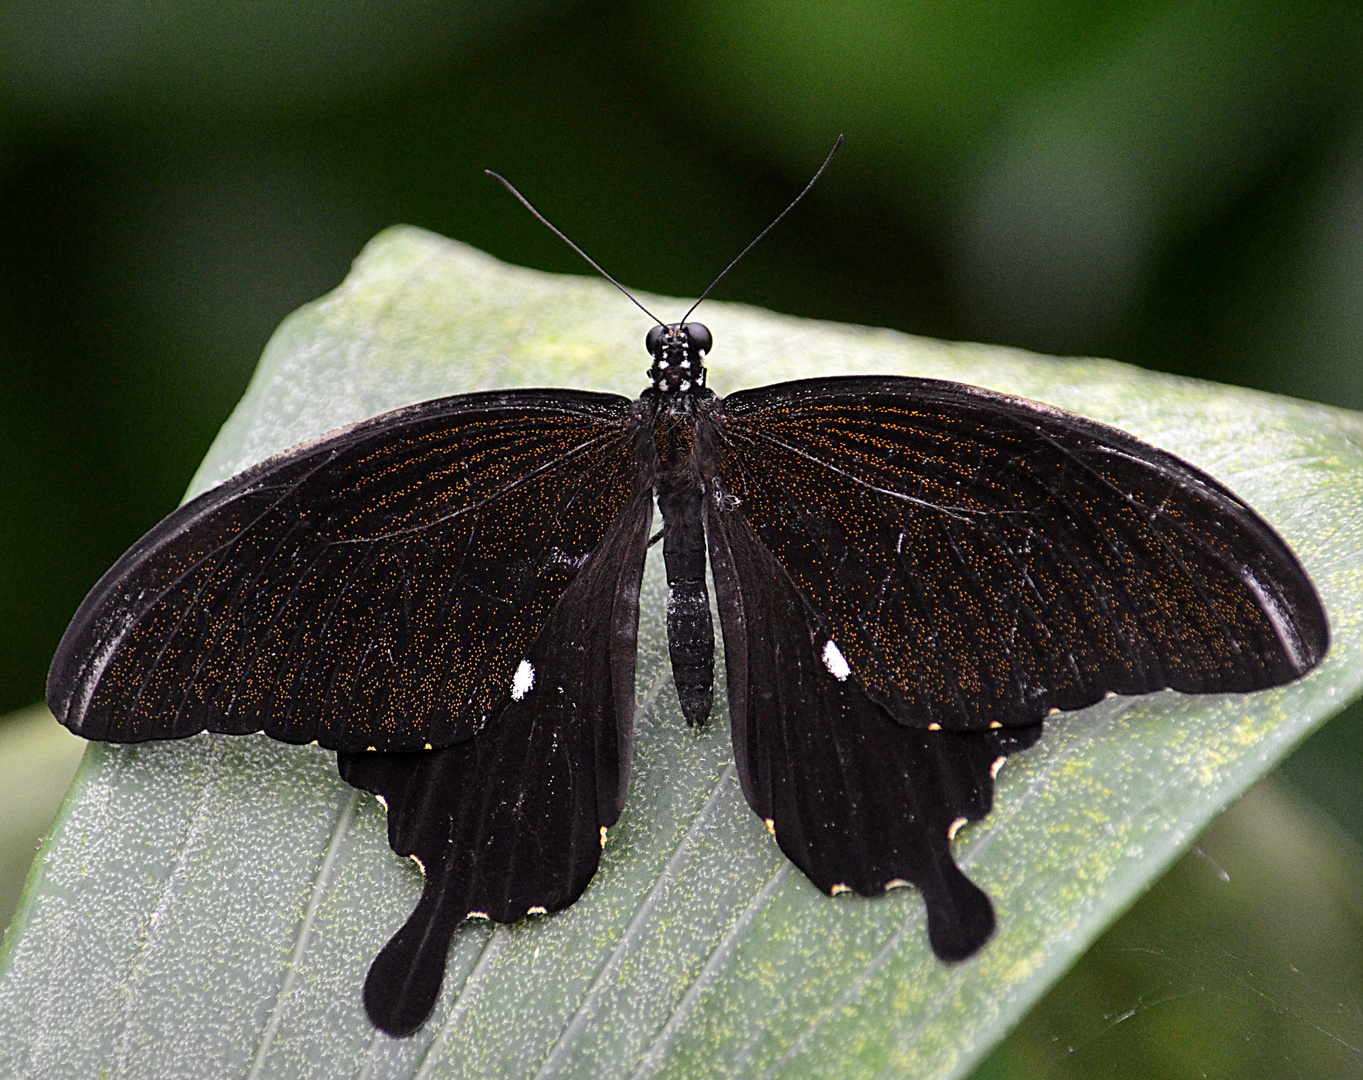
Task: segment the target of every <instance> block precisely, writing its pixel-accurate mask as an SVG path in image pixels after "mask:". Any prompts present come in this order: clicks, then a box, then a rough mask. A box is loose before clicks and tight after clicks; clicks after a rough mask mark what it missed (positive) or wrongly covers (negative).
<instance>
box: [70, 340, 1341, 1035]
mask: <svg viewBox="0 0 1363 1080" xmlns="http://www.w3.org/2000/svg"><path fill="white" fill-rule="evenodd" d="M646 345H647V347H648V349H649V352H650V355H651V357H652V360H653V364H652V366H651V368H650V369H649V385H648V387H647V388H646V389H645V391H644V392H643V394H642V395H641V396H640V397H639V398H638V399H636V400H634V401H631V400H629V399H627V398H624V397H620V396H616V395H611V394H595V393H586V392H581V391H571V390H511V391H497V392H490V393H480V394H469V395H461V396H458V397H453V398H445V399H439V400H436V401H430V402H424V403H421V404H419V405H415V406H411V407H410V408H407V409H401V410H398V411H396V412H393V413H388V414H385V415H384V416H381V417H377V418H375V419H373V420H370V421H366V422H364V423H361V424H357V425H355V426H353V427H351V428H347V429H345V430H343V431H340V432H337V433H334V434H332V435H330V436H326V437H324V438H322V439H320V440H316V441H314V442H312V443H308V444H305V445H303V446H301V447H298V448H296V449H294V450H292V451H289V452H286V453H285V454H282V455H280V456H278V457H276V458H272V459H270V460H269V461H266V462H263V463H261V464H260V465H257V466H255V467H253V468H251V469H248V470H246V471H245V472H243V473H242V474H240V475H239V476H237V477H234V478H233V479H232V480H229V481H228V482H227V483H225V484H224V485H222V486H221V487H219V488H217V489H215V490H214V491H211V492H208V493H206V494H205V495H203V496H200V497H199V498H198V499H195V500H193V501H191V502H190V503H187V504H186V505H185V506H182V507H181V508H179V509H178V510H176V511H175V512H173V513H172V514H171V515H170V516H169V517H167V518H166V519H165V520H164V521H163V522H161V523H160V524H159V525H158V526H156V527H155V528H154V529H153V530H152V531H151V532H150V533H148V534H147V536H146V537H144V538H143V539H142V540H141V541H139V542H138V544H136V545H134V547H133V548H132V549H131V550H130V551H129V552H128V553H127V554H126V555H125V556H124V557H123V558H122V559H120V560H119V562H118V563H117V564H115V566H114V567H113V568H112V569H111V570H110V571H109V572H108V573H107V574H106V575H105V577H104V578H103V579H101V581H100V582H99V583H98V584H97V585H96V586H95V588H94V589H93V590H92V591H91V593H90V595H89V597H87V599H86V601H85V603H84V604H83V605H82V606H81V609H80V610H79V611H78V612H77V614H76V616H75V618H74V619H73V621H72V624H71V626H70V627H69V629H68V630H67V633H66V635H65V636H64V638H63V640H62V643H61V646H60V647H59V649H58V652H57V655H56V657H55V658H54V660H53V664H52V669H51V672H50V674H49V681H48V700H49V703H50V705H51V707H52V709H53V712H54V713H55V714H56V715H57V717H58V718H59V719H60V720H62V721H63V722H64V723H65V724H66V725H67V726H68V727H70V728H71V729H72V730H73V731H76V732H77V733H78V734H82V735H85V736H86V737H89V738H101V739H108V740H111V741H115V742H137V741H142V740H145V739H159V738H176V737H181V736H185V735H193V734H197V733H199V732H201V731H218V732H227V733H234V734H241V733H248V732H256V731H264V732H266V733H267V734H269V735H271V736H273V737H275V738H280V739H284V740H286V741H290V742H296V743H302V742H310V741H313V740H316V741H317V742H319V743H321V745H323V746H326V747H329V748H331V749H334V750H336V751H337V752H338V768H339V770H340V772H341V775H342V776H343V777H344V778H345V779H346V780H347V781H348V782H349V783H351V784H353V785H355V786H356V787H359V788H362V789H364V790H367V791H371V792H374V793H375V794H378V795H381V796H383V798H384V799H385V800H386V803H387V806H388V813H389V816H388V831H389V840H390V843H391V845H392V847H393V849H394V850H395V851H396V852H398V853H399V854H401V855H412V856H415V857H416V858H418V859H419V860H420V862H421V864H422V865H423V867H424V872H425V888H424V891H423V894H422V898H421V901H420V903H419V904H418V905H417V907H416V909H415V911H414V912H413V913H412V915H411V917H410V918H409V919H408V920H407V922H406V924H405V925H404V926H403V927H402V928H400V929H399V930H398V931H397V933H396V934H395V935H394V937H393V938H392V940H390V942H389V943H388V944H387V945H386V946H385V947H384V949H383V950H382V951H381V952H380V954H379V956H378V958H377V959H376V960H375V962H374V965H373V966H372V967H371V969H370V974H369V977H368V979H367V980H366V984H365V991H364V996H365V1004H366V1007H367V1009H368V1012H369V1015H370V1016H371V1018H372V1019H373V1020H374V1022H375V1023H376V1024H377V1025H378V1026H380V1027H381V1028H383V1029H384V1030H385V1031H387V1032H389V1033H391V1034H396V1035H402V1034H407V1033H410V1032H411V1031H414V1030H415V1029H416V1028H417V1027H419V1026H420V1025H421V1024H422V1023H423V1022H424V1020H425V1018H426V1017H427V1016H428V1015H429V1013H430V1011H431V1009H432V1007H433V1006H434V1003H435V1001H436V999H437V996H438V992H439V989H440V985H441V980H442V977H443V972H444V966H445V957H446V952H447V950H448V946H449V942H450V939H451V935H452V934H453V933H454V931H455V928H456V927H457V926H458V925H459V923H461V922H462V921H463V920H464V919H465V918H466V917H468V916H470V915H473V914H481V915H485V916H486V917H488V918H492V919H495V920H497V921H501V922H510V921H514V920H516V919H519V918H523V917H524V916H526V915H527V914H530V913H536V912H553V911H557V910H560V909H562V908H564V907H566V906H568V905H569V904H571V903H573V902H574V901H575V900H576V899H577V897H578V896H579V895H580V894H581V893H582V891H583V890H584V889H585V888H586V887H587V884H588V883H589V882H590V880H591V878H592V876H593V874H594V873H595V871H596V868H597V864H598V861H599V858H600V852H601V848H602V845H603V844H604V843H605V838H606V830H607V829H609V827H610V826H612V825H613V824H614V823H615V822H616V821H617V820H618V818H619V816H620V813H621V810H622V808H623V806H624V803H625V795H626V791H627V789H628V784H629V770H630V760H631V756H632V749H633V727H634V708H635V697H634V689H635V687H634V684H635V663H636V651H637V628H638V616H639V593H640V582H641V578H642V573H643V566H644V560H645V555H646V552H647V548H648V546H649V543H650V540H649V533H650V527H651V524H652V512H653V506H654V502H655V500H656V503H657V505H658V508H659V511H660V513H661V517H662V526H663V527H662V548H663V550H662V554H663V559H664V563H665V567H666V574H667V581H668V603H667V636H668V649H669V656H670V660H671V667H672V674H673V680H674V682H675V685H676V690H677V696H678V700H679V702H680V705H681V709H682V713H683V715H684V717H685V718H686V720H687V721H688V722H689V723H690V724H692V725H694V726H698V725H701V724H704V723H705V722H706V719H707V717H708V716H709V714H710V711H711V706H712V698H713V683H714V659H715V650H714V645H715V640H714V628H713V623H712V615H711V604H710V597H709V593H708V589H707V577H706V571H707V566H708V568H709V571H710V573H711V574H712V576H713V581H714V585H715V593H716V595H715V600H716V607H717V610H718V614H719V621H720V626H721V629H722V633H723V639H724V663H725V669H726V680H725V683H726V689H727V695H728V704H729V710H728V713H729V721H730V728H731V736H732V739H733V747H734V760H735V767H736V770H737V773H738V776H739V780H740V782H741V785H742V790H743V793H744V796H745V798H746V799H747V801H748V803H749V804H750V805H751V807H752V808H753V810H754V811H755V812H756V813H757V814H758V815H759V817H761V818H762V819H763V820H764V821H765V822H766V823H767V825H768V828H769V829H770V830H771V832H772V834H773V835H774V837H775V840H776V842H777V843H778V844H779V845H780V847H781V849H782V850H783V851H784V852H785V853H786V854H787V855H788V856H789V857H790V858H791V860H792V861H794V862H795V863H796V865H798V866H799V867H800V869H801V870H803V871H804V873H805V874H806V875H807V876H808V877H809V879H810V880H811V881H812V882H814V884H815V885H817V886H818V887H819V888H821V889H822V890H823V891H825V892H828V893H833V894H836V893H841V892H844V891H850V892H856V893H861V894H864V895H875V894H878V893H882V892H884V891H886V890H888V889H894V888H898V887H901V886H904V885H913V886H915V887H917V888H918V889H919V890H920V892H921V893H922V895H923V897H924V900H925V902H926V907H927V917H928V937H929V940H930V942H931V944H932V947H933V949H934V951H935V952H936V953H937V954H938V955H939V956H940V957H942V958H943V959H945V960H952V961H957V960H962V959H964V958H966V957H968V956H970V955H972V954H973V953H974V952H975V951H977V950H978V949H979V948H980V947H981V945H983V943H984V942H985V941H986V940H987V939H988V937H989V936H990V934H991V933H992V931H993V928H994V913H993V908H992V905H991V904H990V901H989V899H988V897H987V896H986V895H985V894H984V893H983V892H982V891H981V890H980V889H979V888H978V887H977V886H975V885H974V884H973V883H971V882H970V881H969V880H968V879H967V878H966V876H965V875H964V874H963V873H962V872H961V870H960V869H959V867H957V865H956V863H955V861H954V859H953V857H952V852H951V840H952V837H953V836H954V835H955V831H956V830H957V829H958V828H959V827H960V826H961V824H962V823H963V822H965V821H975V820H979V819H981V818H983V817H985V816H986V815H987V814H988V813H989V811H990V807H991V803H992V795H993V779H994V775H995V774H996V773H997V771H998V768H999V767H1000V765H1001V764H1002V763H1003V761H1004V759H1005V758H1006V757H1007V756H1008V755H1009V754H1011V753H1014V752H1017V751H1019V750H1023V749H1025V748H1026V747H1028V746H1030V745H1032V744H1033V743H1035V741H1036V740H1037V738H1039V737H1040V735H1041V731H1042V722H1043V720H1044V719H1045V718H1046V717H1048V716H1050V715H1051V714H1052V713H1054V712H1057V711H1064V710H1071V709H1076V708H1080V707H1082V706H1085V705H1088V704H1091V703H1093V702H1095V701H1098V700H1100V699H1101V698H1102V697H1104V696H1105V695H1107V694H1111V693H1119V694H1134V693H1146V692H1149V691H1152V690H1157V689H1162V688H1166V687H1171V688H1174V689H1177V690H1181V691H1185V692H1193V693H1206V692H1225V691H1237V692H1240V691H1248V690H1255V689H1260V688H1263V687H1267V686H1274V685H1278V684H1281V683H1283V682H1287V681H1290V680H1292V679H1294V678H1297V677H1299V676H1301V675H1302V674H1304V673H1305V672H1307V671H1309V670H1310V669H1311V668H1312V667H1314V666H1315V665H1316V664H1317V663H1319V661H1320V659H1321V658H1322V657H1323V656H1324V654H1325V652H1326V650H1327V648H1328V644H1329V628H1328V623H1327V621H1326V618H1325V613H1324V611H1323V609H1322V608H1321V606H1320V602H1319V600H1318V598H1317V597H1316V594H1315V591H1314V588H1313V586H1312V585H1311V582H1310V580H1309V578H1308V577H1307V576H1306V574H1305V571H1304V570H1303V569H1302V568H1301V566H1300V564H1299V563H1298V562H1297V560H1296V558H1295V556H1294V555H1293V554H1292V552H1291V550H1290V549H1289V548H1288V547H1287V545H1286V544H1285V543H1284V542H1283V541H1282V540H1281V539H1280V538H1279V537H1278V536H1277V535H1276V533H1274V532H1273V530H1272V529H1271V528H1270V527H1269V526H1268V525H1267V524H1266V523H1265V522H1264V521H1263V520H1262V519H1261V518H1259V517H1258V515H1256V514H1255V513H1254V511H1253V510H1252V509H1250V508H1249V507H1248V506H1247V505H1246V504H1245V503H1244V502H1242V501H1241V500H1240V499H1238V498H1237V497H1236V496H1235V495H1234V494H1233V493H1231V492H1230V491H1228V490H1227V489H1226V488H1225V487H1223V486H1222V485H1220V484H1219V483H1217V482H1216V481H1215V480H1213V479H1212V478H1210V477H1209V476H1207V475H1206V474H1205V473H1202V472H1200V471H1199V470H1197V469H1195V468H1194V467H1192V466H1191V465H1188V464H1187V463H1185V462H1183V461H1180V460H1179V459H1178V458H1176V457H1174V456H1173V455H1171V454H1167V453H1165V452H1163V451H1161V450H1158V449H1156V448H1154V447H1151V446H1148V445H1147V444H1145V443H1142V442H1140V441H1139V440H1137V439H1135V438H1133V437H1132V436H1130V435H1126V434H1125V433H1123V432H1120V431H1116V430H1115V429H1112V428H1108V427H1105V426H1103V425H1101V424H1096V423H1094V422H1092V421H1088V420H1084V419H1082V418H1079V417H1075V416H1072V415H1070V414H1067V413H1062V412H1060V411H1058V410H1055V409H1052V408H1049V407H1047V406H1044V405H1040V404H1038V403H1035V402H1026V401H1022V400H1020V399H1016V398H1011V397H1007V396H1005V395H1001V394H996V393H992V392H990V391H987V390H981V389H979V388H975V387H968V386H962V385H960V384H955V383H946V382H939V381H935V380H927V379H912V378H902V377H892V376H860V377H845V378H825V379H812V380H805V381H800V382H790V383H783V384H777V385H774V386H767V387H759V388H756V389H752V390H743V391H739V392H737V393H734V394H732V395H729V396H728V397H725V398H721V397H719V396H717V395H716V394H714V393H713V392H712V391H711V390H709V389H708V388H707V387H706V385H705V382H706V372H705V366H704V360H705V358H706V356H707V354H708V352H709V349H710V345H711V336H710V333H709V331H708V330H706V329H705V328H704V327H703V326H700V324H697V323H685V322H683V323H679V324H672V325H659V326H657V327H655V328H654V329H653V330H652V331H650V333H649V335H648V339H647V342H646Z"/></svg>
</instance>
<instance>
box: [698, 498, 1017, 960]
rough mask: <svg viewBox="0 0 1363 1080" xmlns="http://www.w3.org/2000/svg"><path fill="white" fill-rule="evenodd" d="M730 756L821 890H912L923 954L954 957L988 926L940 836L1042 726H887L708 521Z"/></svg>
mask: <svg viewBox="0 0 1363 1080" xmlns="http://www.w3.org/2000/svg"><path fill="white" fill-rule="evenodd" d="M709 526H710V527H709V536H710V562H711V567H712V569H713V571H714V576H715V588H716V592H717V594H718V596H717V599H718V603H719V612H720V621H721V624H722V626H723V629H724V651H725V658H726V663H727V665H728V684H729V702H730V710H731V712H730V723H731V725H732V731H733V741H734V757H735V761H736V764H737V768H738V774H739V778H740V780H741V782H742V785H743V793H744V795H745V796H746V797H747V800H748V803H749V804H750V805H751V806H752V808H753V809H754V810H755V811H756V812H757V813H758V815H760V816H761V817H763V818H765V819H766V820H767V821H769V822H770V823H771V828H772V831H773V832H774V834H775V836H776V841H777V843H778V844H779V845H780V847H781V850H782V851H784V852H785V853H786V855H787V856H788V857H789V858H790V860H791V861H792V862H793V863H795V865H796V866H798V867H799V868H800V869H801V870H803V871H804V872H805V874H806V875H807V876H808V877H809V879H810V880H811V881H813V882H814V884H816V885H817V886H819V888H821V889H823V890H824V891H825V892H834V891H840V890H841V889H850V890H852V891H854V892H858V893H861V894H863V895H867V896H872V895H876V894H879V893H881V892H883V891H885V890H886V889H887V888H893V887H895V886H897V885H905V884H911V885H914V886H916V887H917V888H918V889H919V890H920V891H921V892H922V894H923V898H924V901H925V903H926V905H927V911H928V936H929V940H930V941H931V943H932V947H933V950H934V951H935V952H936V954H937V955H938V956H939V957H941V958H942V959H945V960H961V959H964V958H965V957H967V956H969V955H971V954H972V953H973V952H975V951H976V950H977V949H978V948H979V947H980V946H981V945H983V944H984V942H985V941H986V940H987V939H988V938H989V935H990V934H991V933H992V932H993V928H994V912H993V907H992V905H991V904H990V902H989V898H988V897H987V896H985V894H984V893H983V892H982V891H981V890H980V889H979V888H978V887H976V886H975V885H974V884H973V883H972V882H971V881H970V880H969V879H967V878H966V876H965V875H964V874H963V873H962V872H961V870H960V868H959V867H958V866H957V865H956V862H955V859H954V858H953V856H952V853H951V842H950V834H951V832H952V827H953V824H957V823H958V822H959V821H960V820H962V819H963V820H966V821H977V820H979V819H981V818H983V817H985V816H986V815H987V814H988V813H989V809H990V805H991V803H992V801H993V774H994V772H995V771H996V769H997V764H996V763H997V762H998V761H999V759H1000V758H1003V757H1006V756H1007V755H1008V754H1010V753H1013V752H1014V751H1017V750H1022V749H1026V748H1027V747H1028V746H1031V745H1032V744H1033V743H1034V742H1035V741H1036V740H1037V738H1038V737H1039V736H1040V734H1041V725H1040V724H1034V725H1032V726H1031V727H1025V728H1013V729H1008V730H1001V731H985V732H947V731H925V730H922V729H915V728H911V727H907V726H905V725H902V724H899V723H896V722H895V720H894V718H893V717H891V716H890V714H889V713H888V712H886V711H885V709H884V708H882V707H881V706H879V705H877V704H876V703H875V702H873V701H872V700H871V699H870V698H869V697H868V696H867V695H866V693H865V691H864V690H863V688H862V687H861V685H860V683H859V682H858V681H857V680H856V679H855V678H854V677H852V676H850V674H849V672H848V671H847V669H846V668H845V667H843V666H840V665H839V664H838V663H837V661H836V654H832V653H829V652H828V651H827V649H828V642H829V639H828V638H827V636H826V635H823V634H821V632H820V630H819V627H818V623H817V621H816V619H815V617H814V614H813V613H812V612H811V611H810V610H809V609H808V607H807V605H806V604H805V603H804V602H803V601H802V600H801V598H800V595H799V593H798V592H797V590H796V589H795V587H794V585H793V583H792V582H791V580H790V577H789V575H788V574H787V572H786V571H785V570H784V568H783V567H782V566H781V565H780V564H779V563H778V562H777V561H776V560H775V558H773V556H772V555H771V553H770V552H769V551H767V550H766V548H765V547H764V546H763V545H762V543H761V541H760V540H758V538H757V537H756V536H755V535H754V534H753V532H752V530H751V529H750V528H749V526H748V524H747V522H746V521H745V520H744V519H743V517H742V516H741V515H739V514H737V513H724V512H722V511H720V512H715V513H712V514H711V515H710V518H709Z"/></svg>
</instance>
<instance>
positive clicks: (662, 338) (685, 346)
mask: <svg viewBox="0 0 1363 1080" xmlns="http://www.w3.org/2000/svg"><path fill="white" fill-rule="evenodd" d="M710 343H711V337H710V331H709V330H707V329H706V328H705V327H704V326H702V325H701V324H700V323H671V324H669V325H663V324H661V323H660V324H659V325H657V326H655V327H654V328H653V329H652V330H650V331H649V332H648V337H646V338H645V339H644V346H645V348H647V349H648V353H649V355H650V356H651V357H653V366H652V367H650V368H649V369H648V379H649V391H652V392H653V393H654V394H661V395H664V396H665V397H672V396H676V395H681V396H686V395H688V394H691V393H693V392H694V391H696V390H699V389H703V388H704V387H705V364H704V358H705V354H706V353H708V352H709V351H710ZM645 392H646V393H647V392H648V391H645Z"/></svg>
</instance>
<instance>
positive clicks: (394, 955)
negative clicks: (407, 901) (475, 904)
mask: <svg viewBox="0 0 1363 1080" xmlns="http://www.w3.org/2000/svg"><path fill="white" fill-rule="evenodd" d="M444 884H445V883H444V882H443V880H442V878H441V877H440V876H432V877H428V878H427V879H426V888H425V890H424V891H423V892H422V894H421V902H420V903H418V904H417V906H416V909H415V910H414V911H413V912H412V914H411V916H410V917H409V918H408V919H407V921H406V922H405V923H403V925H402V929H400V930H399V931H398V932H397V933H396V934H394V935H393V937H392V939H391V940H390V941H389V942H388V944H387V945H385V946H384V947H383V948H382V949H381V950H380V951H379V954H378V956H376V957H374V962H373V963H372V964H371V965H370V966H369V974H368V976H367V977H366V978H365V980H364V1009H365V1012H367V1013H368V1014H369V1019H370V1020H371V1021H373V1024H374V1026H375V1027H377V1028H379V1029H380V1030H381V1031H383V1032H385V1033H386V1034H388V1035H391V1036H393V1037H394V1038H395V1039H401V1038H404V1037H406V1036H408V1035H411V1034H412V1033H413V1032H415V1031H416V1030H417V1029H418V1028H419V1027H421V1025H422V1024H424V1023H425V1022H426V1018H427V1017H429V1016H430V1015H431V1010H433V1009H434V1008H435V1003H436V999H437V998H438V997H439V996H440V987H441V984H442V983H443V982H444V981H445V963H446V960H447V958H448V956H449V951H450V939H451V938H452V937H453V936H454V930H455V927H457V926H458V925H459V924H460V923H461V922H463V921H464V919H465V917H466V916H467V915H468V912H467V911H451V910H449V908H450V907H451V904H452V901H453V898H451V897H450V896H449V895H448V892H449V891H448V890H447V889H446V888H445V887H444Z"/></svg>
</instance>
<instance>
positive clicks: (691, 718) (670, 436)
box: [654, 411, 715, 727]
mask: <svg viewBox="0 0 1363 1080" xmlns="http://www.w3.org/2000/svg"><path fill="white" fill-rule="evenodd" d="M654 442H655V446H656V447H657V449H658V458H659V469H658V483H657V493H658V509H659V510H660V511H661V512H662V517H663V562H664V564H665V565H666V567H667V650H668V655H669V656H670V658H671V660H672V679H673V682H675V683H676V685H677V698H678V699H679V700H680V702H681V707H682V715H683V716H685V717H686V722H687V723H688V724H690V725H692V726H693V727H694V726H697V725H700V724H704V723H705V721H706V720H707V719H708V718H709V716H710V701H711V697H712V694H713V690H714V672H715V630H714V624H713V623H712V622H711V620H710V594H709V592H708V590H707V589H706V587H705V520H704V516H703V515H704V503H705V488H704V485H703V483H702V482H701V478H700V472H699V470H697V468H696V465H695V460H694V446H695V419H694V417H693V416H691V415H687V414H685V413H684V412H683V413H681V414H680V415H679V414H678V412H671V411H668V412H664V413H662V414H661V415H660V416H659V417H658V427H657V429H656V431H655V439H654Z"/></svg>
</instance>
